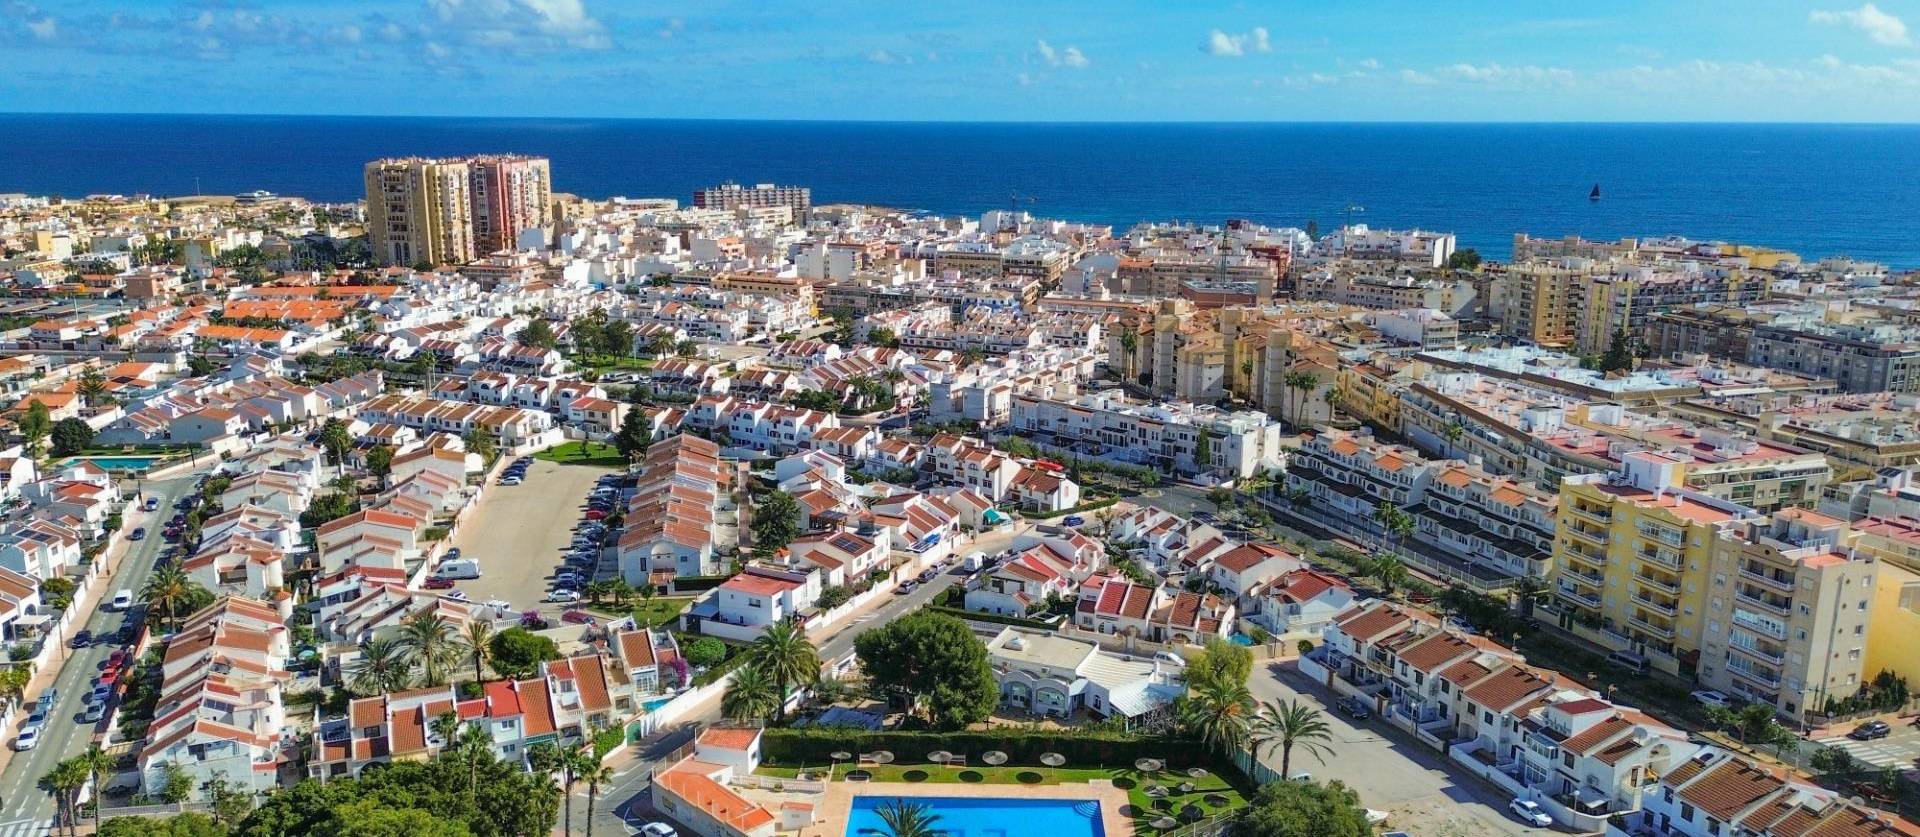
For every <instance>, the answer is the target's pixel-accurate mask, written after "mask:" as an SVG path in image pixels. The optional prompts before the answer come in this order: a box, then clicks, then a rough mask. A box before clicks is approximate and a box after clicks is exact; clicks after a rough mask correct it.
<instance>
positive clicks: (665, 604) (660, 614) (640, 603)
mask: <svg viewBox="0 0 1920 837" xmlns="http://www.w3.org/2000/svg"><path fill="white" fill-rule="evenodd" d="M693 599H694V597H693V596H661V597H658V598H655V599H653V600H651V601H648V600H644V599H637V598H636V599H633V600H631V601H630V602H629V604H631V605H632V607H631V608H626V609H623V608H621V607H619V606H616V605H614V604H613V603H611V602H608V603H605V604H597V605H588V606H587V609H588V610H591V611H594V612H596V613H604V614H606V615H608V616H612V617H615V618H619V617H621V616H626V615H627V614H628V613H632V614H633V619H634V621H636V622H639V623H641V624H644V625H646V626H647V627H649V628H658V627H660V626H662V625H665V624H667V623H669V622H672V621H673V620H675V619H678V618H680V612H681V611H683V610H686V609H687V605H690V604H693Z"/></svg>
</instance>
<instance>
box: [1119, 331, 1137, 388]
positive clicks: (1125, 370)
mask: <svg viewBox="0 0 1920 837" xmlns="http://www.w3.org/2000/svg"><path fill="white" fill-rule="evenodd" d="M1139 348H1140V332H1138V331H1135V330H1134V329H1133V327H1132V326H1128V327H1126V328H1124V329H1121V330H1120V350H1121V351H1123V352H1125V353H1126V354H1125V355H1123V356H1122V357H1121V358H1120V379H1121V380H1123V381H1126V382H1127V383H1134V372H1133V366H1134V363H1135V361H1134V351H1135V350H1137V349H1139Z"/></svg>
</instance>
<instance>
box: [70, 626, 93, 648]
mask: <svg viewBox="0 0 1920 837" xmlns="http://www.w3.org/2000/svg"><path fill="white" fill-rule="evenodd" d="M92 644H93V632H92V631H89V630H87V629H85V628H82V629H80V632H79V633H77V634H74V635H73V642H71V643H68V645H70V646H71V647H73V648H85V647H87V646H89V645H92Z"/></svg>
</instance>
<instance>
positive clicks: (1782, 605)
mask: <svg viewBox="0 0 1920 837" xmlns="http://www.w3.org/2000/svg"><path fill="white" fill-rule="evenodd" d="M1733 598H1734V599H1735V600H1736V601H1739V602H1740V603H1741V604H1750V605H1753V606H1754V607H1758V608H1764V609H1766V610H1771V611H1773V612H1774V613H1778V614H1781V615H1791V614H1792V613H1793V600H1792V599H1788V600H1786V601H1784V602H1773V601H1769V600H1767V599H1763V598H1760V597H1759V596H1750V595H1747V594H1746V593H1744V592H1741V593H1735V594H1733Z"/></svg>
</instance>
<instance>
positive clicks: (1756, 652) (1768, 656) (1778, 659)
mask: <svg viewBox="0 0 1920 837" xmlns="http://www.w3.org/2000/svg"><path fill="white" fill-rule="evenodd" d="M1727 647H1728V648H1732V649H1733V650H1735V651H1738V652H1740V653H1742V654H1746V655H1747V656H1750V657H1753V658H1754V659H1756V660H1759V661H1761V662H1764V663H1771V664H1773V665H1776V666H1777V665H1781V664H1783V663H1785V662H1786V661H1787V658H1786V657H1785V656H1784V655H1781V654H1775V653H1773V652H1771V651H1768V650H1766V649H1764V648H1760V647H1758V646H1753V645H1743V644H1741V643H1739V642H1729V643H1727Z"/></svg>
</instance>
